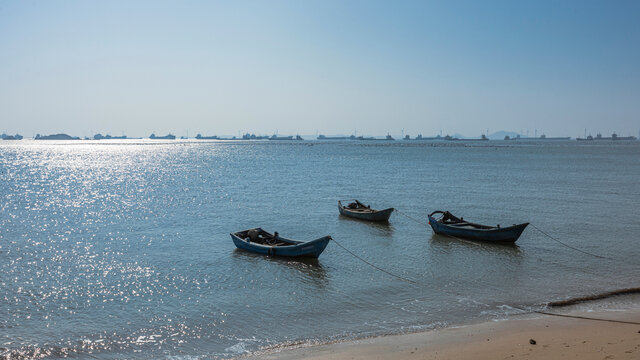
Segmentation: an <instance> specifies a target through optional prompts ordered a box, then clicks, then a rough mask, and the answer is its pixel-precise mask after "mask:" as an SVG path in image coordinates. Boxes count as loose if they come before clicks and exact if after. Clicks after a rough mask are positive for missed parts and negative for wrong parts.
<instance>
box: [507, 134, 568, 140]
mask: <svg viewBox="0 0 640 360" xmlns="http://www.w3.org/2000/svg"><path fill="white" fill-rule="evenodd" d="M504 139H505V140H523V141H532V140H543V141H544V140H571V137H569V136H556V137H547V136H546V135H544V134H543V135H540V137H532V138H530V137H520V135H517V136H516V137H514V138H512V137H510V136H509V135H507V136H505V137H504Z"/></svg>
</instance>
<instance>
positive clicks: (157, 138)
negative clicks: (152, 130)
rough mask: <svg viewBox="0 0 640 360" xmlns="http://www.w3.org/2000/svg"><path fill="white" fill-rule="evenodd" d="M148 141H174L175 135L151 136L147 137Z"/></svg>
mask: <svg viewBox="0 0 640 360" xmlns="http://www.w3.org/2000/svg"><path fill="white" fill-rule="evenodd" d="M149 139H153V140H175V139H176V136H175V135H171V134H167V135H165V136H156V134H151V136H149Z"/></svg>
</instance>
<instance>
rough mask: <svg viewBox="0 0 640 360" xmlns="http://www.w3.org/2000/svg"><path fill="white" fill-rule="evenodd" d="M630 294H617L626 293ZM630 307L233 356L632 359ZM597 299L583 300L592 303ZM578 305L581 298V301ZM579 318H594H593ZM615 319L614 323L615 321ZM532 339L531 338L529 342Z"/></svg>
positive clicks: (639, 308) (636, 348) (637, 339)
mask: <svg viewBox="0 0 640 360" xmlns="http://www.w3.org/2000/svg"><path fill="white" fill-rule="evenodd" d="M631 296H634V295H626V296H625V295H618V296H616V297H631ZM633 300H634V301H633V304H634V306H632V307H628V306H627V307H625V308H620V307H615V306H614V307H610V306H607V307H606V308H604V309H598V310H592V309H590V308H588V309H584V308H577V307H576V306H566V307H565V308H569V307H571V309H567V311H559V310H558V308H555V309H553V308H549V309H547V310H545V312H553V313H557V314H559V315H560V316H550V315H545V314H542V313H527V314H524V313H523V314H521V315H511V316H509V317H508V318H506V319H500V320H492V321H485V322H480V323H472V324H468V325H461V326H451V327H444V328H436V329H430V330H425V331H418V332H411V333H403V334H390V335H382V336H374V337H365V338H360V339H352V340H344V341H332V342H326V343H316V344H313V343H312V342H311V341H309V342H299V343H296V344H293V345H291V344H289V345H282V346H280V347H278V346H276V347H269V348H265V349H262V350H259V351H257V352H253V353H251V354H246V355H243V356H240V357H236V358H237V359H270V360H276V359H277V360H290V359H291V360H292V359H300V358H304V359H315V360H342V359H374V360H375V359H377V360H383V359H400V360H403V359H441V360H446V359H451V360H453V359H487V360H489V359H491V360H493V359H553V358H564V357H576V358H580V359H637V358H640V301H639V300H640V298H637V295H635V297H634V298H633ZM601 302H602V301H601V300H599V301H598V300H595V301H594V300H592V301H588V302H586V303H588V304H590V305H598V303H601ZM581 304H582V305H584V304H585V302H584V301H581ZM585 318H599V319H602V320H605V321H598V320H592V319H585ZM617 321H619V322H617ZM531 340H533V341H531Z"/></svg>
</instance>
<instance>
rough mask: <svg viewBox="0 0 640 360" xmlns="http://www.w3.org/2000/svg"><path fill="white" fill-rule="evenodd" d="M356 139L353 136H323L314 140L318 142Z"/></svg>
mask: <svg viewBox="0 0 640 360" xmlns="http://www.w3.org/2000/svg"><path fill="white" fill-rule="evenodd" d="M355 138H356V137H355V136H354V135H351V136H324V135H318V137H317V138H316V139H318V140H350V139H355Z"/></svg>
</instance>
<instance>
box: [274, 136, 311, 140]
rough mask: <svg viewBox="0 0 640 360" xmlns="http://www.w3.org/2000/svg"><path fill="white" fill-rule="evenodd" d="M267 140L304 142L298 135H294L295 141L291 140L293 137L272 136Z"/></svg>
mask: <svg viewBox="0 0 640 360" xmlns="http://www.w3.org/2000/svg"><path fill="white" fill-rule="evenodd" d="M269 140H304V139H303V138H302V137H301V136H300V135H296V137H295V139H294V138H293V136H278V135H273V136H272V137H270V138H269Z"/></svg>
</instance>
